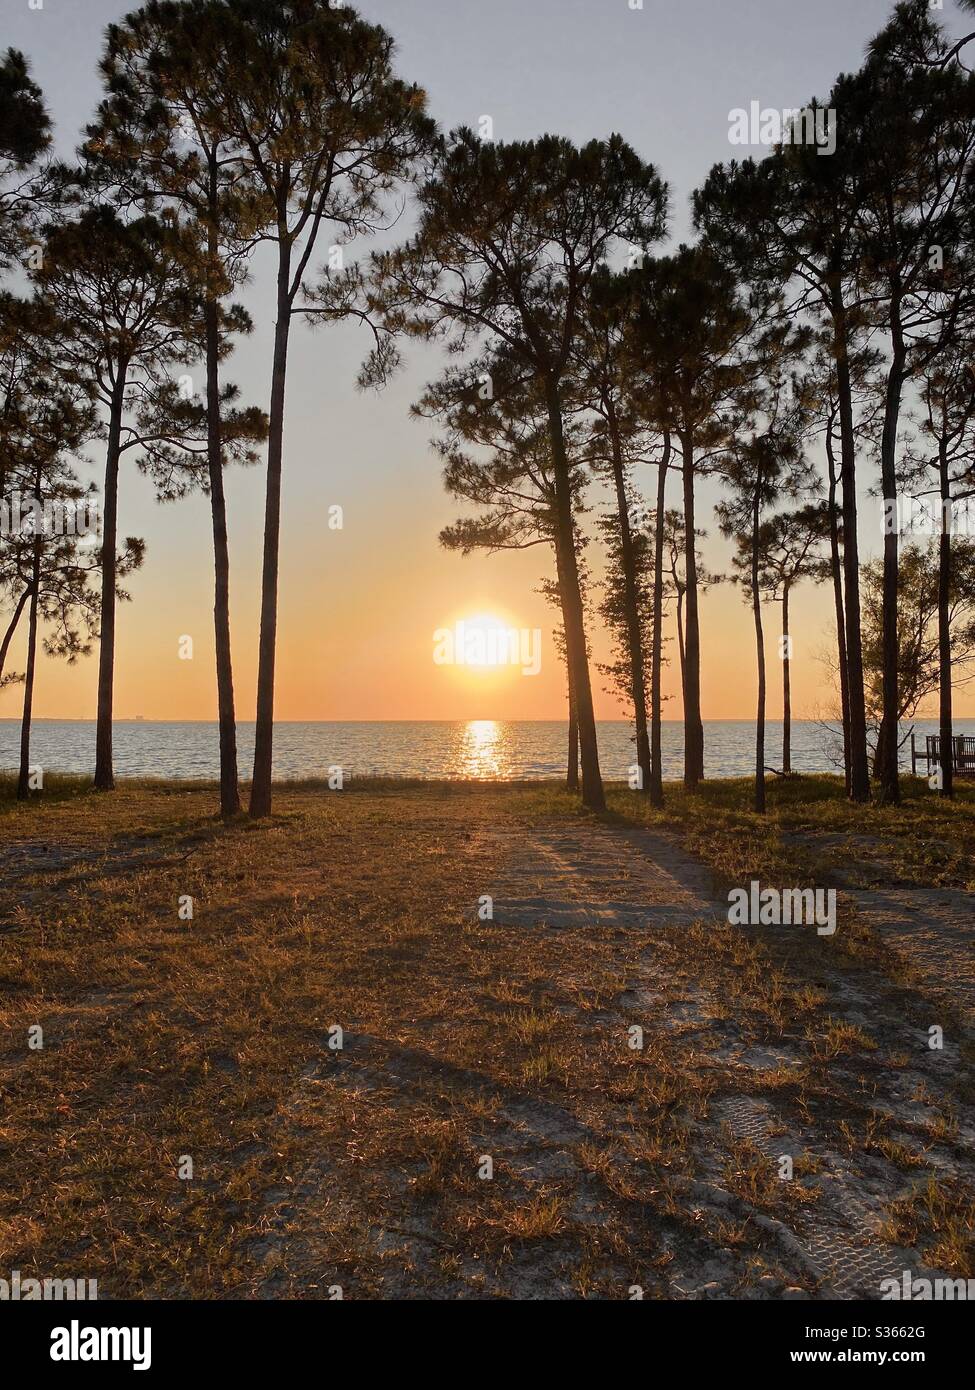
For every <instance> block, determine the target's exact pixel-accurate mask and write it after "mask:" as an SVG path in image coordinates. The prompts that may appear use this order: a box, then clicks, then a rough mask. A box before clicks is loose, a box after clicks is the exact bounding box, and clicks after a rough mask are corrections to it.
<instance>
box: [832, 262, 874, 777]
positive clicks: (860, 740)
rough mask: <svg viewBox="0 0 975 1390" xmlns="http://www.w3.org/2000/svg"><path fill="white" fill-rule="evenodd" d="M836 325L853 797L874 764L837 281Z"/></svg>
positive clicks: (852, 440)
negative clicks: (869, 743) (869, 744)
mask: <svg viewBox="0 0 975 1390" xmlns="http://www.w3.org/2000/svg"><path fill="white" fill-rule="evenodd" d="M831 309H832V316H833V331H834V340H835V347H836V383H837V394H838V396H839V403H840V446H841V447H840V458H841V477H842V482H843V579H844V590H845V594H844V597H845V600H846V614H845V617H846V665H847V674H848V690H849V697H850V797H851V798H852V800H853V801H859V802H864V801H869V800H870V764H869V761H868V758H867V713H866V698H865V694H864V687H863V640H862V637H861V630H860V546H859V540H858V536H857V495H856V434H855V430H854V425H853V392H852V385H851V381H850V363H849V347H848V342H847V336H848V331H847V318H846V306H845V304H844V300H843V289H842V285H841V284H840V283H839V281H838V280H837V281H835V282H834V285H833V291H832V305H831Z"/></svg>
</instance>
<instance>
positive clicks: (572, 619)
mask: <svg viewBox="0 0 975 1390" xmlns="http://www.w3.org/2000/svg"><path fill="white" fill-rule="evenodd" d="M548 419H549V438H550V442H551V446H552V466H553V472H554V474H555V503H556V507H555V509H556V554H557V558H558V569H559V588H560V591H561V593H562V608H563V613H564V615H565V650H566V656H567V658H568V665H569V673H570V676H569V678H570V680H571V681H572V686H573V689H574V691H575V697H576V715H577V718H578V721H579V751H580V755H581V758H582V802H583V805H584V806H587V807H588V808H589V809H590V810H591V811H602V810H605V807H606V796H605V793H604V791H603V779H602V776H601V775H600V771H599V749H598V746H597V742H596V716H595V713H594V710H593V702H592V683H591V680H590V675H589V656H588V653H587V651H586V625H585V617H584V613H583V606H582V591H581V589H580V587H579V567H578V564H577V562H576V548H575V526H574V521H573V516H572V493H571V484H570V474H569V461H568V457H567V455H566V451H565V437H564V435H563V432H562V402H561V400H560V398H559V392H558V387H557V386H556V385H554V384H552V383H550V384H549V387H548Z"/></svg>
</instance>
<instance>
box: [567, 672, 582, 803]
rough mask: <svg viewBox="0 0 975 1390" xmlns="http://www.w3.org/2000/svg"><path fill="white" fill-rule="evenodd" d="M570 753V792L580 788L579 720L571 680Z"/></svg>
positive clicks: (568, 785) (568, 787) (568, 770)
mask: <svg viewBox="0 0 975 1390" xmlns="http://www.w3.org/2000/svg"><path fill="white" fill-rule="evenodd" d="M568 684H569V754H568V763H567V767H566V778H565V785H566V788H567V789H568V790H569V791H570V792H577V791H578V790H579V720H578V718H577V717H576V699H575V695H574V694H573V693H572V682H571V681H569V683H568Z"/></svg>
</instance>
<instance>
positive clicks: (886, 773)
mask: <svg viewBox="0 0 975 1390" xmlns="http://www.w3.org/2000/svg"><path fill="white" fill-rule="evenodd" d="M892 313H893V315H894V317H895V331H894V340H893V344H894V345H893V356H892V359H891V364H890V369H889V371H888V373H887V392H886V400H885V403H884V430H883V437H882V439H881V443H880V477H881V485H882V487H883V496H884V515H885V518H886V524H885V526H884V571H883V610H882V616H881V627H882V641H881V654H882V663H883V670H882V674H883V682H882V683H883V700H884V705H883V715H882V717H881V721H880V734H879V736H878V739H877V771H878V775H879V778H880V797H881V800H882V801H884V802H885V803H887V804H889V805H897V803H898V802H899V801H900V799H901V797H900V774H899V769H898V765H897V761H898V759H897V754H898V748H897V745H898V740H899V736H900V727H899V718H898V716H899V710H898V693H897V658H898V651H897V588H898V585H897V561H898V536H897V426H898V422H899V420H900V408H901V396H902V394H903V389H904V360H905V350H904V345H903V342H902V340H901V336H900V330H899V325H898V324H897V322H896V319H897V318H898V316H899V309H898V307H897V303H896V301H895V303H894V305H893V307H892Z"/></svg>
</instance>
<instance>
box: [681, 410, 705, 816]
mask: <svg viewBox="0 0 975 1390" xmlns="http://www.w3.org/2000/svg"><path fill="white" fill-rule="evenodd" d="M680 442H681V451H682V453H683V457H684V469H683V472H684V575H685V579H686V583H687V589H686V597H687V622H686V631H685V635H684V786H685V787H686V788H688V790H693V788H694V787H696V786H697V785H698V783H699V782H701V781H703V779H704V724H703V721H702V719H701V631H700V624H699V619H698V603H697V537H696V534H695V525H694V441H693V437H692V434H691V432H690V430H687V431H685V432H684V433H683V434H682V435H681V436H680Z"/></svg>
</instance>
